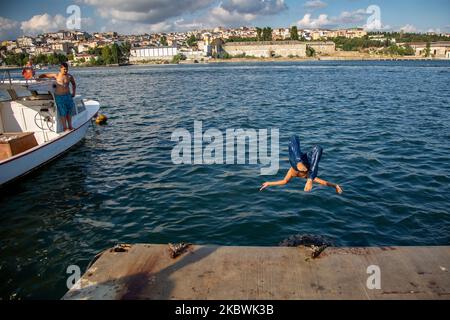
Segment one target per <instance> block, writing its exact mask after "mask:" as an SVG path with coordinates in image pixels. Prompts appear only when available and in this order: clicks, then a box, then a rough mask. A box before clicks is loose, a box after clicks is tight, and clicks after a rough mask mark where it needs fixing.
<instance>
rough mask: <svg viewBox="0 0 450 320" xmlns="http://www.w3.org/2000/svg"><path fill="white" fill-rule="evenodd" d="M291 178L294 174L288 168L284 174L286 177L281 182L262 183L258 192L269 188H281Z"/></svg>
mask: <svg viewBox="0 0 450 320" xmlns="http://www.w3.org/2000/svg"><path fill="white" fill-rule="evenodd" d="M293 177H295V172H294V169H292V168H290V169H289V171H288V172H287V173H286V176H285V177H284V179H283V180H280V181H273V182H264V183H263V184H262V186H261V189H259V191H262V190H264V189H265V188H267V187H271V186H283V185H285V184H287V183H288V182H289V180H291V179H292V178H293Z"/></svg>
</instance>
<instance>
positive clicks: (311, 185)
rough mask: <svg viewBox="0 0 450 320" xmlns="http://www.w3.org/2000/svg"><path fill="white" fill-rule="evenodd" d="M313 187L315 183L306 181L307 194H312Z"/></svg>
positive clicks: (309, 180)
mask: <svg viewBox="0 0 450 320" xmlns="http://www.w3.org/2000/svg"><path fill="white" fill-rule="evenodd" d="M312 187H313V181H312V180H311V179H308V180H306V184H305V189H304V190H305V192H310V191H311V189H312Z"/></svg>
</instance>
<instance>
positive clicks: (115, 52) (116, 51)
mask: <svg viewBox="0 0 450 320" xmlns="http://www.w3.org/2000/svg"><path fill="white" fill-rule="evenodd" d="M119 57H120V48H119V45H118V44H117V43H114V44H113V45H112V46H111V63H119Z"/></svg>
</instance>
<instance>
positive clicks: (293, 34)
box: [291, 26, 298, 40]
mask: <svg viewBox="0 0 450 320" xmlns="http://www.w3.org/2000/svg"><path fill="white" fill-rule="evenodd" d="M291 40H298V29H297V26H292V27H291Z"/></svg>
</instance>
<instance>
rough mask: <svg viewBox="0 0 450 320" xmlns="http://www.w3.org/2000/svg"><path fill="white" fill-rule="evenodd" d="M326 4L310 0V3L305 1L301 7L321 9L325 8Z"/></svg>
mask: <svg viewBox="0 0 450 320" xmlns="http://www.w3.org/2000/svg"><path fill="white" fill-rule="evenodd" d="M327 5H328V4H327V3H325V2H323V1H320V0H311V1H306V3H305V4H304V5H303V6H304V7H305V8H306V9H311V10H314V9H323V8H325V7H326V6H327Z"/></svg>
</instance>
